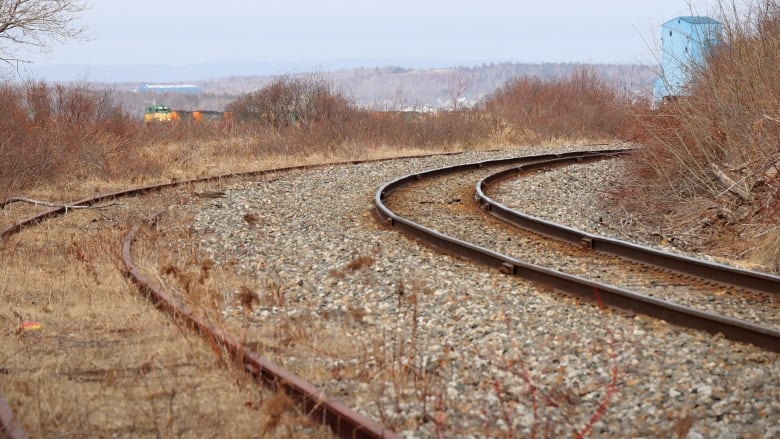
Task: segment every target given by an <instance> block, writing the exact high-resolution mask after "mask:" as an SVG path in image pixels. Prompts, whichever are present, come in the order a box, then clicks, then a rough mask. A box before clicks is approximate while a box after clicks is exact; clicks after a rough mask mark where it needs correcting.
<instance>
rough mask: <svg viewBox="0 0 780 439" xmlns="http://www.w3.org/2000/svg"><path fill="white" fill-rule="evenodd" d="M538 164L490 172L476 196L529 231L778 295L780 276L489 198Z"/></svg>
mask: <svg viewBox="0 0 780 439" xmlns="http://www.w3.org/2000/svg"><path fill="white" fill-rule="evenodd" d="M536 168H538V166H534V165H529V166H521V167H517V168H511V169H505V170H503V171H500V172H497V173H494V174H491V175H489V176H487V177H485V178H483V179H481V180H480V181H479V182H477V188H476V199H477V201H478V202H479V204H480V205H481V206H482V208H483V209H484V210H486V211H487V212H489V213H490V214H491V215H493V216H495V217H496V218H499V219H501V220H503V221H506V222H508V223H510V224H513V225H515V226H517V227H520V228H523V229H526V230H530V231H532V232H535V233H538V234H541V235H544V236H548V237H550V238H554V239H558V240H561V241H564V242H568V243H571V244H576V245H580V246H582V247H585V248H588V249H590V250H593V251H597V252H601V253H605V254H610V255H614V256H619V257H623V258H626V259H630V260H633V261H637V262H641V263H643V264H648V265H652V266H655V267H658V268H662V269H666V270H671V271H675V272H677V273H681V274H685V275H690V276H695V277H698V278H701V279H704V280H708V281H714V282H719V283H721V284H725V285H731V286H735V287H739V288H746V289H750V290H754V291H760V292H763V293H770V294H773V295H780V277H777V276H773V275H771V274H768V273H761V272H757V271H750V270H742V269H739V268H735V267H730V266H727V265H723V264H718V263H714V262H707V261H703V260H700V259H694V258H690V257H687V256H682V255H677V254H674V253H668V252H663V251H660V250H656V249H653V248H650V247H645V246H641V245H638V244H634V243H631V242H626V241H620V240H617V239H612V238H607V237H603V236H599V235H593V234H590V233H586V232H583V231H581V230H577V229H574V228H571V227H567V226H564V225H562V224H556V223H553V222H551V221H547V220H543V219H541V218H537V217H534V216H531V215H528V214H525V213H522V212H518V211H516V210H513V209H510V208H508V207H506V206H505V205H503V204H501V203H499V202H497V201H495V200H493V199H492V198H490V197H489V196H488V195H487V194H486V192H487V190H488V188H489V187H490V186H491V185H494V184H496V183H498V182H500V181H501V180H505V179H508V178H512V177H516V176H518V175H519V174H521V173H522V172H527V171H531V170H534V169H536Z"/></svg>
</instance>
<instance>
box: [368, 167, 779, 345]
mask: <svg viewBox="0 0 780 439" xmlns="http://www.w3.org/2000/svg"><path fill="white" fill-rule="evenodd" d="M619 153H622V152H621V151H603V152H595V153H591V154H588V155H587V156H586V157H582V156H577V155H576V154H569V155H566V156H564V155H542V156H530V157H524V158H519V159H516V160H517V161H518V162H526V166H534V167H544V166H550V165H551V164H553V163H557V164H561V163H565V162H566V161H569V162H575V161H578V160H579V161H581V160H583V159H584V158H593V157H594V156H598V155H601V156H603V157H606V156H609V155H615V154H619ZM492 164H493V163H492V162H479V163H472V164H468V165H458V166H452V167H447V168H438V169H433V170H430V171H426V172H422V173H415V174H410V175H407V176H404V177H400V178H397V179H395V180H393V181H390V182H388V183H385V184H383V185H382V186H380V187H379V189H378V190H377V192H376V194H375V196H374V204H375V209H374V213H375V215H376V217H377V219H378V220H379V221H381V222H383V223H385V224H387V225H388V226H391V227H395V228H397V229H399V230H401V231H403V232H404V233H406V234H408V235H410V236H412V237H414V238H416V239H418V240H419V241H421V242H424V243H426V244H428V245H431V246H433V247H434V248H437V249H439V250H441V251H443V252H446V253H449V254H452V255H455V256H459V257H464V258H467V259H470V260H473V261H476V262H479V263H482V264H485V265H487V266H490V267H494V268H497V269H498V270H500V271H501V272H502V273H505V274H509V275H513V276H518V277H521V278H523V279H526V280H530V281H533V282H537V283H539V284H542V285H545V286H549V287H551V288H553V289H556V290H559V291H562V292H565V293H569V294H573V295H576V296H579V297H582V298H585V299H587V300H592V301H597V302H599V303H603V304H605V305H607V306H612V307H616V308H621V309H625V310H629V311H632V312H636V313H641V314H645V315H648V316H651V317H654V318H659V319H662V320H665V321H667V322H669V323H672V324H675V325H678V326H682V327H687V328H692V329H697V330H703V331H706V332H709V333H713V334H717V333H721V334H723V336H724V337H726V338H728V339H731V340H734V341H738V342H743V343H750V344H753V345H756V346H759V347H761V348H763V349H767V350H770V351H774V352H780V331H777V330H775V329H773V328H767V327H763V326H759V325H755V324H753V323H750V322H745V321H742V320H738V319H733V318H730V317H726V316H721V315H718V314H714V313H709V312H705V311H700V310H697V309H693V308H689V307H685V306H681V305H678V304H676V303H672V302H668V301H665V300H660V299H657V298H653V297H648V296H644V295H641V294H637V293H635V292H632V291H629V290H626V289H621V288H616V287H613V286H611V285H607V284H603V283H600V282H595V281H591V280H588V279H584V278H581V277H578V276H574V275H569V274H566V273H562V272H559V271H555V270H551V269H548V268H545V267H541V266H538V265H534V264H530V263H526V262H522V261H520V260H517V259H515V258H511V257H509V256H506V255H503V254H500V253H497V252H495V251H492V250H490V249H486V248H484V247H480V246H478V245H475V244H472V243H469V242H466V241H463V240H460V239H456V238H453V237H450V236H447V235H445V234H443V233H440V232H438V231H436V230H433V229H430V228H427V227H425V226H422V225H420V224H418V223H415V222H413V221H411V220H409V219H407V218H404V217H401V216H400V215H398V214H396V213H394V212H393V211H391V210H390V209H389V208H388V207H387V205H385V202H384V200H385V199H386V198H387V197H388V196H389V195H390V194H391V193H392V192H393V191H395V190H397V189H399V188H401V187H403V186H405V185H407V184H410V183H413V182H415V181H418V180H420V179H423V178H430V177H433V176H437V175H446V174H451V173H456V172H460V171H463V170H466V169H475V168H480V167H485V166H487V165H492Z"/></svg>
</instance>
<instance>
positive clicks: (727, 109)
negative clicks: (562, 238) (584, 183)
mask: <svg viewBox="0 0 780 439" xmlns="http://www.w3.org/2000/svg"><path fill="white" fill-rule="evenodd" d="M778 6H779V5H778V3H777V2H776V0H765V1H762V2H761V3H758V4H755V5H753V8H752V9H751V10H750V11H749V13H748V15H747V16H746V17H743V18H740V17H736V16H734V15H729V14H733V12H729V11H733V10H735V8H733V7H730V6H729V5H725V4H721V13H722V15H723V17H722V18H721V20H722V22H723V24H724V35H723V40H724V41H723V42H722V43H721V44H719V45H718V46H717V47H716V49H715V50H714V51H712V53H711V54H710V56H709V57H708V59H707V62H706V63H705V66H704V67H702V68H700V69H696V70H695V71H694V72H693V77H692V81H691V82H690V84H689V85H690V87H689V94H688V95H686V96H682V97H680V98H679V99H676V100H674V101H672V102H670V103H667V104H665V105H663V106H662V107H661V108H659V109H658V110H657V111H653V112H646V113H643V114H641V115H640V117H639V119H640V120H641V130H640V134H639V140H640V141H641V143H642V144H643V145H644V148H642V150H641V151H640V152H639V153H638V154H637V155H636V161H635V162H634V163H633V164H632V167H631V169H630V172H629V175H631V176H632V180H631V182H630V184H629V185H628V186H627V187H626V188H625V189H624V191H623V199H624V202H625V203H626V204H627V205H628V206H630V208H631V209H635V210H638V211H640V212H643V213H645V214H646V217H647V218H655V223H656V225H659V224H662V223H663V222H664V219H663V218H664V217H665V216H666V217H667V218H668V217H672V218H674V219H675V221H679V222H680V223H679V224H677V225H674V226H672V225H669V227H676V228H678V229H679V230H678V232H680V231H681V230H685V231H686V232H687V233H691V232H692V231H693V232H695V234H698V235H702V236H703V237H704V238H705V240H706V237H707V236H708V235H710V234H712V236H715V234H716V231H717V230H719V229H718V227H720V226H727V227H732V226H741V225H746V224H748V223H752V224H761V226H760V227H759V230H757V231H756V233H759V234H760V233H762V232H763V231H765V230H767V229H770V228H772V227H776V225H777V223H778V212H779V211H780V201H779V200H778V198H779V197H778V196H777V194H778V192H779V191H780V177H778V168H779V167H780V108H778V106H777V103H778V102H780V32H779V31H780V14H779V9H778ZM658 212H663V213H664V215H658ZM682 217H685V219H684V220H682V221H680V219H681V218H682ZM743 232H745V230H741V231H739V230H736V229H735V230H734V231H733V234H736V235H739V234H740V233H743ZM719 239H720V240H722V236H720V238H719ZM742 241H744V239H743V240H742Z"/></svg>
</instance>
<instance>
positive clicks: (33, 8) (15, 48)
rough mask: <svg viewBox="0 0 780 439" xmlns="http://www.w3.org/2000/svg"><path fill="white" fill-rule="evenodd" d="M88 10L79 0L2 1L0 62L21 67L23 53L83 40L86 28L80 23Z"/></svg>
mask: <svg viewBox="0 0 780 439" xmlns="http://www.w3.org/2000/svg"><path fill="white" fill-rule="evenodd" d="M85 9H86V4H84V3H83V2H81V1H77V0H0V61H4V62H5V63H7V64H9V65H11V66H13V65H14V64H17V65H18V63H20V62H25V60H24V59H20V58H19V57H18V55H17V54H18V53H19V51H21V50H29V49H32V50H38V51H46V50H47V49H49V48H50V47H51V45H52V44H54V43H62V42H64V41H66V40H70V39H73V38H77V37H79V36H80V35H81V34H82V33H83V32H84V29H83V28H82V27H80V26H78V25H77V23H76V20H78V19H79V18H80V17H81V13H82V12H84V10H85Z"/></svg>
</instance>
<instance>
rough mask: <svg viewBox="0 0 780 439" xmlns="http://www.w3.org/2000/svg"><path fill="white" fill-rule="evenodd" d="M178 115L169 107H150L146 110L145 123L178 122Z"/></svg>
mask: <svg viewBox="0 0 780 439" xmlns="http://www.w3.org/2000/svg"><path fill="white" fill-rule="evenodd" d="M178 119H179V117H178V114H177V113H176V112H175V111H172V110H171V107H169V106H167V105H149V106H147V107H146V108H144V122H146V123H149V122H172V121H175V120H178Z"/></svg>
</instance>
